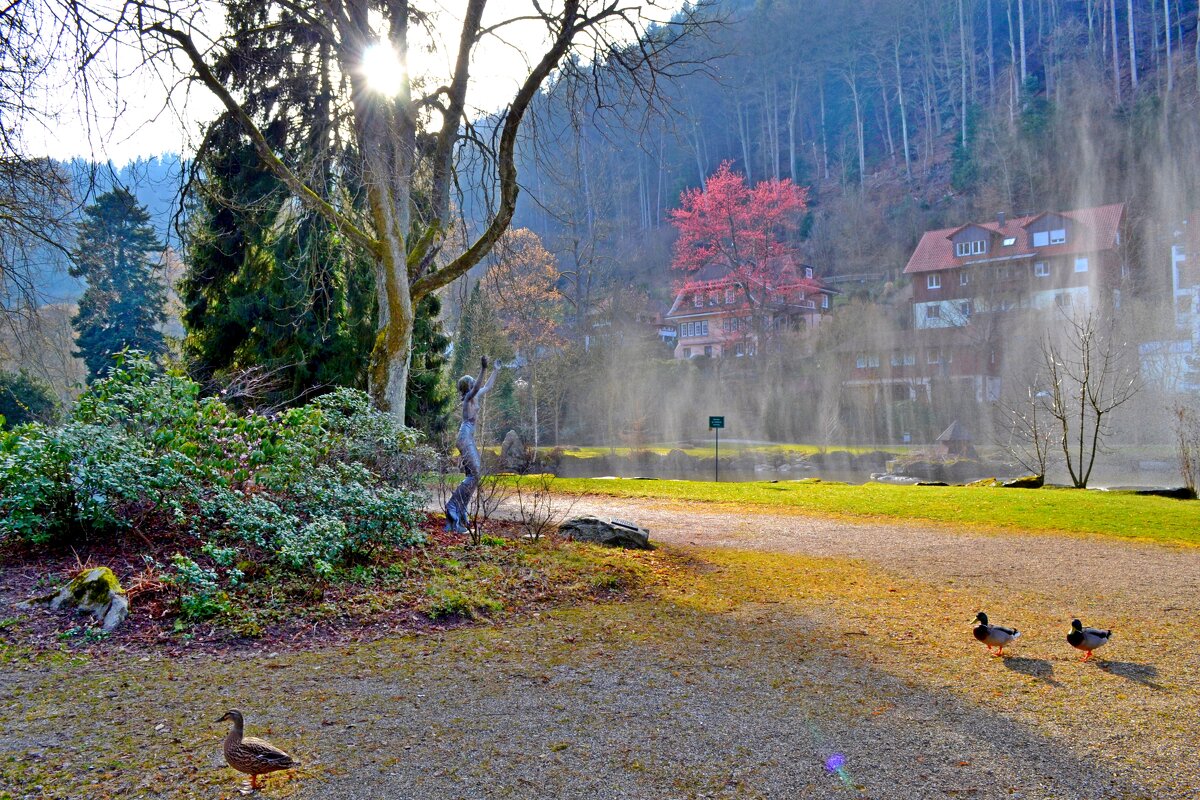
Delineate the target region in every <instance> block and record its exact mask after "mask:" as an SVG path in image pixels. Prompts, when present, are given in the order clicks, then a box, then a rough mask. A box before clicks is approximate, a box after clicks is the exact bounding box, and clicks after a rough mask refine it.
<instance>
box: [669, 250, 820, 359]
mask: <svg viewBox="0 0 1200 800" xmlns="http://www.w3.org/2000/svg"><path fill="white" fill-rule="evenodd" d="M835 294H837V290H835V289H831V288H829V287H828V286H826V285H825V283H824V282H823V281H821V279H820V278H818V277H816V275H815V271H814V270H813V268H812V267H811V266H808V265H807V264H800V265H798V266H794V265H791V264H787V265H784V266H782V267H781V268H780V269H778V270H777V271H776V272H775V274H774V277H773V278H772V279H771V280H770V281H769V282H768V281H764V282H757V283H754V284H753V285H750V284H749V283H748V279H747V278H746V277H744V276H740V275H739V276H735V275H728V274H726V275H712V274H709V275H698V276H696V277H694V278H692V279H691V280H689V281H688V282H687V283H686V284H685V285H684V286H682V287H681V288H680V289H679V291H677V292H676V294H675V301H674V302H673V303H672V304H671V308H670V310H669V311H668V312H667V313H666V315H665V316H664V322H665V326H664V328H663V330H671V331H673V332H674V334H675V353H674V355H675V358H678V359H687V358H696V357H697V356H709V357H712V358H717V357H721V356H732V357H742V356H752V355H754V354H755V352H756V351H757V350H758V348H759V346H760V344H762V342H761V340H762V339H763V338H764V337H765V336H766V335H767V334H768V333H769V332H774V331H779V330H784V329H790V330H796V329H801V328H813V327H816V326H817V325H819V324H820V322H821V318H822V317H823V316H824V315H825V314H827V313H829V310H830V308H831V307H832V297H833V295H835Z"/></svg>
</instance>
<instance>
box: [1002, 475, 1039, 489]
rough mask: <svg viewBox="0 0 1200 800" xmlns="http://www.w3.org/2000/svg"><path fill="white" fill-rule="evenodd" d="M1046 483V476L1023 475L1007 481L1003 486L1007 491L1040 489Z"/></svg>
mask: <svg viewBox="0 0 1200 800" xmlns="http://www.w3.org/2000/svg"><path fill="white" fill-rule="evenodd" d="M1045 482H1046V480H1045V476H1042V475H1022V476H1021V477H1020V478H1013V479H1012V480H1008V481H1005V482H1004V483H1003V486H1004V488H1006V489H1040V488H1042V486H1043V484H1045Z"/></svg>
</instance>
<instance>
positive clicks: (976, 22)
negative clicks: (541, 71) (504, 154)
mask: <svg viewBox="0 0 1200 800" xmlns="http://www.w3.org/2000/svg"><path fill="white" fill-rule="evenodd" d="M1196 5H1197V4H1196V2H1194V0H1183V1H1182V2H1179V1H1178V0H916V2H914V1H913V0H865V1H863V2H853V3H847V2H843V1H842V0H793V1H792V2H781V1H779V0H775V1H774V2H773V1H772V0H761V1H760V2H757V3H751V2H748V1H747V0H722V1H721V2H718V3H716V4H714V5H713V6H711V7H710V8H709V9H708V11H707V13H709V14H710V15H711V18H712V19H713V20H714V23H713V24H712V25H710V26H709V27H708V28H707V29H706V35H705V36H702V37H694V38H692V39H690V40H689V41H688V42H687V43H686V44H684V45H683V46H682V48H681V49H677V50H676V51H675V52H674V55H673V61H674V62H675V63H676V67H675V68H674V69H673V75H674V77H673V78H672V79H671V80H665V81H662V82H660V83H659V84H658V85H657V86H656V90H657V98H656V99H655V100H654V101H653V102H652V103H646V102H644V101H643V100H642V99H641V96H640V95H636V94H634V93H630V92H629V91H628V87H627V86H625V85H622V84H621V83H620V82H619V81H618V78H617V77H616V76H617V74H618V71H617V70H614V69H609V68H608V66H607V65H606V64H604V63H598V64H596V65H590V66H581V65H574V68H575V71H576V73H577V77H582V78H584V80H583V81H579V80H560V81H559V82H558V83H557V84H556V85H554V86H552V87H551V88H550V89H549V90H548V91H547V92H546V94H545V95H544V96H543V97H542V99H541V102H540V104H539V107H538V109H537V112H538V113H537V119H536V125H534V126H532V127H531V131H532V136H531V137H530V139H529V141H528V142H527V143H526V147H525V150H524V153H523V161H522V164H521V174H522V177H523V182H524V184H525V186H526V191H525V193H524V194H523V195H522V198H521V204H520V208H519V213H518V218H517V220H516V224H517V225H519V226H526V227H530V228H532V229H533V230H535V231H536V232H537V233H539V235H541V236H542V237H543V239H544V240H545V241H546V243H547V246H548V247H550V248H551V249H552V250H553V251H554V252H555V253H556V254H557V255H558V257H559V262H560V266H561V268H562V269H563V270H564V271H566V272H567V273H568V274H567V280H566V282H565V283H566V286H565V288H566V290H567V292H568V294H569V299H570V301H571V303H572V304H573V305H575V306H577V307H578V308H580V309H581V311H582V314H581V315H577V317H587V316H589V315H592V314H594V313H596V309H597V307H598V305H599V303H598V298H601V297H605V296H607V295H608V294H609V292H608V291H607V289H602V287H613V286H618V285H628V284H630V283H633V284H640V285H642V286H644V287H646V288H647V289H650V290H651V291H652V293H654V294H656V295H658V296H659V298H660V299H662V298H663V297H665V295H666V294H667V292H668V290H669V287H670V285H671V281H672V276H671V275H670V274H669V272H668V270H667V266H668V264H669V262H670V249H669V248H670V241H671V239H672V237H673V231H672V229H671V227H670V225H669V224H668V218H667V215H666V212H667V211H668V210H669V209H671V208H673V207H675V206H677V205H678V202H679V195H680V192H681V191H682V190H683V189H685V188H688V187H692V186H698V185H702V184H703V181H704V179H705V177H706V176H707V175H709V174H711V173H712V172H714V171H715V170H716V169H717V168H718V167H719V165H720V164H721V162H723V161H726V160H729V161H732V162H733V165H734V168H735V169H737V170H739V171H742V172H744V173H745V174H746V175H747V176H748V177H749V179H750V180H751V181H757V180H761V179H763V178H768V177H771V178H775V177H780V178H791V179H793V180H794V181H796V182H797V183H799V184H801V185H803V186H808V187H810V191H809V205H810V209H809V214H808V218H807V219H806V221H805V224H804V226H803V228H802V236H803V239H804V242H803V247H804V252H805V254H806V258H807V260H809V261H810V262H811V263H813V264H814V265H816V266H817V268H818V271H819V272H822V273H825V274H827V275H848V274H859V273H871V274H876V275H879V276H880V277H881V278H884V277H893V278H894V277H895V276H896V275H897V274H898V272H899V270H901V269H902V268H903V266H904V263H905V261H906V260H907V257H908V255H909V254H910V253H911V249H912V247H913V245H914V244H915V243H916V241H917V239H918V238H919V236H920V234H921V233H922V232H923V231H924V230H927V229H931V228H937V227H942V226H947V225H956V224H960V223H962V222H965V221H967V220H969V219H989V218H992V217H994V216H995V215H996V214H997V213H998V212H1007V213H1009V214H1010V215H1012V214H1017V213H1022V212H1032V211H1038V210H1043V209H1063V208H1074V207H1080V206H1086V205H1093V204H1100V203H1107V202H1125V203H1127V204H1128V208H1129V215H1130V221H1131V223H1132V225H1133V231H1134V232H1135V237H1136V238H1137V239H1138V240H1139V242H1138V244H1139V249H1137V250H1135V253H1136V256H1135V258H1136V259H1137V260H1140V261H1141V262H1143V264H1144V265H1145V266H1146V269H1145V270H1143V272H1144V273H1145V278H1144V281H1145V282H1146V283H1147V284H1149V285H1151V286H1153V284H1154V283H1155V282H1156V281H1158V282H1161V281H1163V280H1165V276H1166V264H1167V260H1166V256H1165V255H1164V253H1165V252H1166V248H1167V246H1168V243H1167V242H1165V241H1163V238H1162V237H1163V233H1162V231H1163V230H1164V226H1168V225H1172V224H1175V223H1177V221H1178V220H1179V219H1180V218H1181V217H1183V216H1185V215H1186V214H1188V213H1189V211H1190V209H1192V208H1194V207H1195V206H1196V205H1197V200H1198V194H1200V191H1198V180H1197V179H1198V172H1197V167H1196V162H1195V159H1194V157H1193V156H1194V154H1195V153H1196V152H1200V115H1197V100H1198V97H1200V75H1198V71H1197V65H1198V64H1200V49H1198V46H1197V37H1196V16H1197V12H1196ZM653 36H655V32H653V31H652V32H651V33H650V37H653ZM631 98H632V99H631ZM1135 266H1136V265H1135ZM1160 273H1161V274H1160Z"/></svg>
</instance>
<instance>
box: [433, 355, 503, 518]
mask: <svg viewBox="0 0 1200 800" xmlns="http://www.w3.org/2000/svg"><path fill="white" fill-rule="evenodd" d="M479 363H480V367H479V380H478V381H476V380H475V379H474V378H472V377H471V376H470V375H464V376H462V377H461V378H459V379H458V395H459V399H460V400H461V401H462V424H461V425H459V426H458V439H457V440H455V444H456V445H458V454H459V462H460V464H461V466H462V471H463V472H464V473H465V474H466V477H465V478H463V482H462V483H460V484H459V485H458V488H457V489H455V490H454V494H452V495H450V501H449V502H448V503H446V530H448V531H455V532H457V533H465V532H466V531H467V527H468V522H469V521H470V514H469V512H468V510H467V509H468V508H469V507H470V504H471V497H472V496H473V495H474V494H475V487H476V486H478V485H479V475H480V473H481V471H482V470H483V463H482V462H481V461H480V459H479V449H478V448H477V447H476V446H475V418H476V417H477V416H479V406H480V403H481V401H482V400H483V396H484V395H485V394H487V392H488V390H489V389H491V388H492V384H493V383H495V382H496V374H497V373H498V372H499V369H493V370H492V372H491V373H490V374H489V373H488V358H487V356H484V357H483V358H481V359H480V362H479Z"/></svg>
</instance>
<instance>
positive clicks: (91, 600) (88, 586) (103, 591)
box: [37, 567, 129, 632]
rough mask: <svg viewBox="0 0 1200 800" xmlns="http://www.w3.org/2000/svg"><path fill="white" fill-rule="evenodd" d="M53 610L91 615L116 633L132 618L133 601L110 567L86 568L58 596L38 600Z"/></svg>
mask: <svg viewBox="0 0 1200 800" xmlns="http://www.w3.org/2000/svg"><path fill="white" fill-rule="evenodd" d="M37 602H44V603H47V604H49V606H50V609H51V610H52V611H62V610H66V611H77V612H79V613H81V614H90V615H91V616H92V617H93V618H94V619H95V620H96V621H97V622H99V623H100V627H101V628H102V629H103V630H105V631H108V632H112V631H113V630H115V629H116V627H117V626H118V625H120V624H121V623H122V622H124V621H125V618H126V617H127V616H129V600H128V599H127V598H126V597H125V590H124V589H122V588H121V582H120V581H118V580H117V576H116V575H114V574H113V571H112V570H111V569H109V568H108V567H93V568H92V569H85V570H83V571H82V572H80V573H79V574H78V575H76V576H75V579H74V580H72V581H71V582H70V583H68V584H67V585H66V586H64V587H62V588H61V589H59V590H58V593H57V594H52V595H47V596H46V597H41V598H38V600H37Z"/></svg>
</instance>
